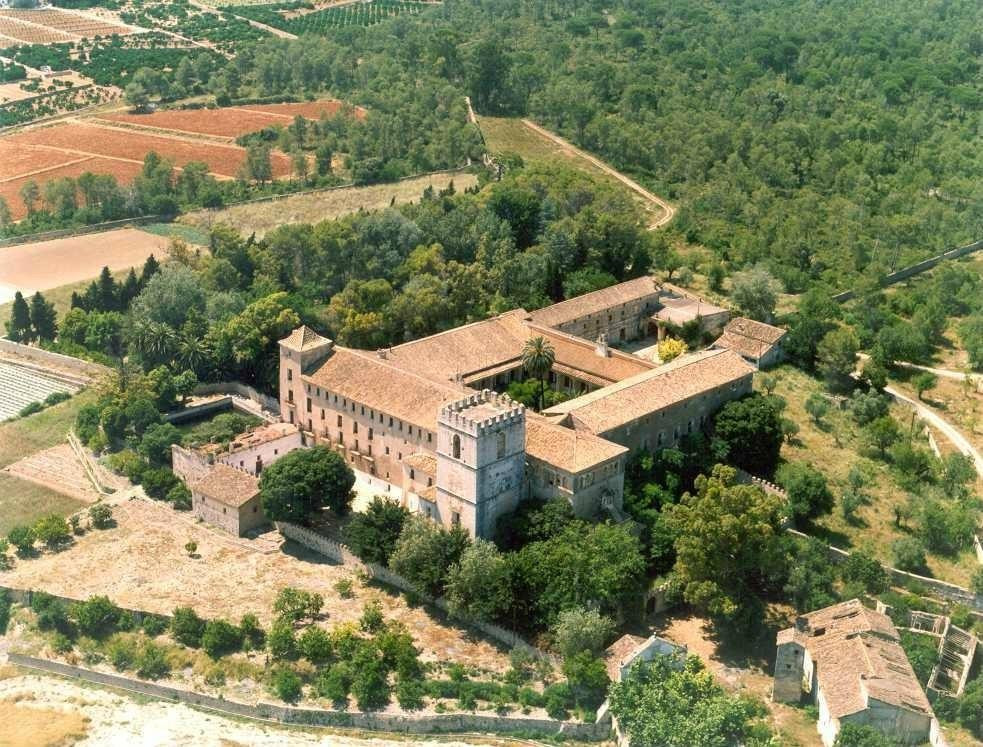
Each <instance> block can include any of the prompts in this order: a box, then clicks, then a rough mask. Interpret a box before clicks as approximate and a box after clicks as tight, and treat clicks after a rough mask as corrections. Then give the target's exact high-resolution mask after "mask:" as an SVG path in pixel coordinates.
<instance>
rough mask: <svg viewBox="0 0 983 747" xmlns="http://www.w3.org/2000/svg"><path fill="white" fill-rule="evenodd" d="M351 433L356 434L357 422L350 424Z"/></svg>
mask: <svg viewBox="0 0 983 747" xmlns="http://www.w3.org/2000/svg"><path fill="white" fill-rule="evenodd" d="M352 433H358V421H357V420H356V421H355V422H353V423H352Z"/></svg>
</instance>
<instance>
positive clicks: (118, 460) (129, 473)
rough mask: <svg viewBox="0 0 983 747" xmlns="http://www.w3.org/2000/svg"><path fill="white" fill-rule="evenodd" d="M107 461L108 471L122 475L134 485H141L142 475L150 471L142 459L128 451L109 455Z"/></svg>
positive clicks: (133, 452)
mask: <svg viewBox="0 0 983 747" xmlns="http://www.w3.org/2000/svg"><path fill="white" fill-rule="evenodd" d="M107 461H108V462H109V467H110V469H112V470H113V471H114V472H118V473H119V474H121V475H124V476H125V477H126V479H128V480H129V481H130V482H132V483H134V484H135V485H139V484H140V483H141V481H142V480H143V473H144V472H146V471H147V470H148V469H150V465H148V464H147V462H146V460H145V459H144V458H143V457H141V456H140V455H139V454H137V453H136V452H135V451H131V450H129V449H124V450H123V451H118V452H116V453H115V454H110V456H109V457H108V458H107Z"/></svg>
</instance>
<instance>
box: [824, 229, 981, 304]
mask: <svg viewBox="0 0 983 747" xmlns="http://www.w3.org/2000/svg"><path fill="white" fill-rule="evenodd" d="M980 249H983V239H980V240H979V241H974V242H973V243H972V244H967V245H966V246H960V247H958V248H956V249H950V250H949V251H947V252H942V254H937V255H936V256H934V257H930V258H929V259H924V260H922V261H921V262H916V263H915V264H913V265H909V266H908V267H904V268H902V269H900V270H898V271H897V272H892V273H891V274H890V275H885V276H884V278H883V279H882V280H881V286H882V287H886V286H888V285H894V284H895V283H900V282H901V281H902V280H907V279H908V278H911V277H914V276H915V275H919V274H921V273H923V272H926V271H928V270H931V269H932V268H933V267H935V266H936V265H937V264H939V263H940V262H943V261H945V260H947V259H959V258H960V257H965V256H966V255H967V254H972V253H973V252H975V251H979V250H980ZM856 295H857V294H856V291H852V290H848V291H843V292H842V293H837V294H836V295H835V296H833V300H834V301H836V302H837V303H846V302H847V301H850V300H852V299H853V298H855V297H856Z"/></svg>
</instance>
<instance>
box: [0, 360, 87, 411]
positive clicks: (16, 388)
mask: <svg viewBox="0 0 983 747" xmlns="http://www.w3.org/2000/svg"><path fill="white" fill-rule="evenodd" d="M77 391H78V387H76V386H73V385H71V384H68V383H66V382H64V381H58V380H57V379H54V378H51V377H49V376H45V375H44V374H41V373H39V372H37V371H33V370H31V369H28V368H22V367H20V366H15V365H11V364H9V363H5V362H3V361H0V421H3V420H7V419H9V418H12V417H14V416H15V415H17V413H19V412H20V411H21V410H22V409H24V407H26V406H27V405H29V404H31V403H32V402H40V401H41V400H43V399H44V398H45V397H47V396H48V395H49V394H53V393H55V392H70V393H75V392H77Z"/></svg>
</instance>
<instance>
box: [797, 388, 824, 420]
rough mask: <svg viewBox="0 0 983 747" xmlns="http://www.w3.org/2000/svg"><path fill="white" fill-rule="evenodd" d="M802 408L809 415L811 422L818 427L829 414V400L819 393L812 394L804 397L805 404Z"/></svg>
mask: <svg viewBox="0 0 983 747" xmlns="http://www.w3.org/2000/svg"><path fill="white" fill-rule="evenodd" d="M802 407H803V408H804V409H805V411H806V412H807V413H809V417H811V418H812V422H813V423H815V424H816V425H819V424H820V423H821V422H822V420H823V418H824V417H826V414H827V413H828V412H829V400H828V399H826V398H825V397H824V396H823V395H822V394H820V393H819V392H813V393H812V394H810V395H809V396H808V397H806V401H805V404H803V406H802Z"/></svg>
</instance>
